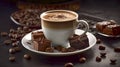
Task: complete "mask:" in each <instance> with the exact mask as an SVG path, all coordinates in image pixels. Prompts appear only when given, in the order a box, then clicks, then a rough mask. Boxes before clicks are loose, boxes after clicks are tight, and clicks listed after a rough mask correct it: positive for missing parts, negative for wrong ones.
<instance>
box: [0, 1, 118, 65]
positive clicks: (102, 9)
mask: <svg viewBox="0 0 120 67" xmlns="http://www.w3.org/2000/svg"><path fill="white" fill-rule="evenodd" d="M16 10H18V9H17V7H16V5H15V3H13V2H10V1H8V0H6V1H1V2H0V31H6V32H8V31H9V29H10V28H16V27H18V26H17V25H16V24H14V23H13V22H12V21H11V19H10V15H11V13H13V12H14V11H16ZM77 12H78V13H86V14H89V15H92V16H95V17H99V18H102V19H106V20H110V19H114V20H116V21H117V23H119V24H120V18H119V17H120V1H119V0H80V10H78V11H77ZM95 36H96V37H97V38H100V39H101V40H102V43H101V44H103V45H105V46H106V50H105V51H100V50H98V46H99V44H96V45H95V46H94V47H93V48H91V49H90V50H88V51H86V52H84V53H82V54H78V55H74V56H67V57H48V56H42V55H39V54H36V53H33V52H30V51H28V50H26V49H25V48H24V47H22V45H20V47H22V51H21V52H19V53H16V54H14V56H16V62H14V63H11V62H9V60H8V58H9V56H10V54H9V53H8V49H9V48H10V47H11V46H6V45H4V44H3V41H4V40H6V39H7V37H4V38H3V37H1V36H0V67H64V64H65V63H66V62H73V64H74V66H75V67H88V66H89V67H120V64H119V63H120V53H115V52H114V51H113V48H114V47H120V38H108V37H104V36H101V35H98V34H95ZM100 52H107V55H106V56H107V57H106V58H105V59H102V61H101V62H99V63H98V62H96V61H95V57H96V56H100V55H99V53H100ZM25 53H28V54H30V55H31V56H32V59H31V60H30V61H27V60H25V59H24V58H23V55H24V54H25ZM80 56H85V57H86V58H87V62H86V63H85V64H80V63H79V61H78V59H79V57H80ZM111 58H115V59H117V64H116V65H110V61H109V60H110V59H111Z"/></svg>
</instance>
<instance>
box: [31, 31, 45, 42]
mask: <svg viewBox="0 0 120 67" xmlns="http://www.w3.org/2000/svg"><path fill="white" fill-rule="evenodd" d="M31 38H32V40H35V41H39V40H40V39H41V38H45V36H44V34H43V32H39V31H37V32H32V37H31Z"/></svg>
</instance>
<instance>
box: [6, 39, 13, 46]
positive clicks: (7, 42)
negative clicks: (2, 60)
mask: <svg viewBox="0 0 120 67" xmlns="http://www.w3.org/2000/svg"><path fill="white" fill-rule="evenodd" d="M11 42H12V41H11V40H5V41H4V44H6V45H9V44H11Z"/></svg>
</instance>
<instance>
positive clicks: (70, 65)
mask: <svg viewBox="0 0 120 67" xmlns="http://www.w3.org/2000/svg"><path fill="white" fill-rule="evenodd" d="M64 67H74V65H73V63H71V62H69V63H66V64H65V65H64Z"/></svg>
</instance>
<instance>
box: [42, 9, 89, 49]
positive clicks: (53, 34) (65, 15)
mask: <svg viewBox="0 0 120 67" xmlns="http://www.w3.org/2000/svg"><path fill="white" fill-rule="evenodd" d="M40 18H41V25H42V30H43V33H44V35H45V37H46V38H47V39H48V40H50V41H52V46H57V45H61V46H63V47H69V41H68V39H69V37H70V36H72V35H73V34H74V31H75V29H77V28H78V26H79V24H83V25H84V26H85V31H84V32H83V33H82V34H81V35H83V34H86V32H87V31H88V29H89V25H88V23H87V22H86V21H84V20H78V14H77V13H76V12H73V11H69V10H50V11H46V12H43V13H42V14H41V15H40Z"/></svg>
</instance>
